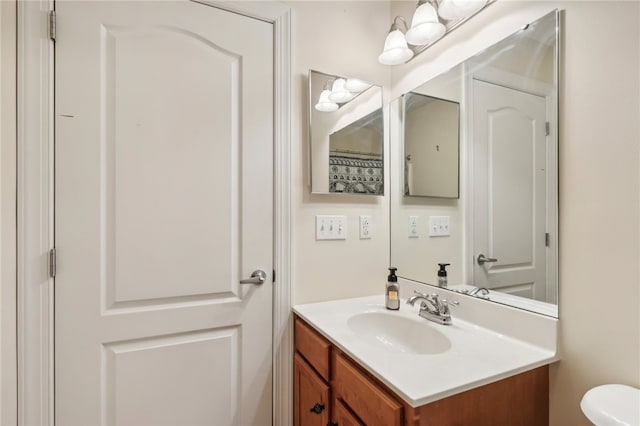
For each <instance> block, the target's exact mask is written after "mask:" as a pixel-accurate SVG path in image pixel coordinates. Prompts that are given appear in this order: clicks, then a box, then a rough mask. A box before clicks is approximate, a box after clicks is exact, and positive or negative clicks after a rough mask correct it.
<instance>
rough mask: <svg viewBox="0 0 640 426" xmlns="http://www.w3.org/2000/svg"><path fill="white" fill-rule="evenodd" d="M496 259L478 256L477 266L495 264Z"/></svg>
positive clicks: (482, 255)
mask: <svg viewBox="0 0 640 426" xmlns="http://www.w3.org/2000/svg"><path fill="white" fill-rule="evenodd" d="M497 261H498V259H495V258H493V257H485V256H484V254H480V255H479V256H478V265H484V264H485V263H491V262H497Z"/></svg>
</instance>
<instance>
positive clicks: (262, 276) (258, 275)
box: [240, 269, 267, 285]
mask: <svg viewBox="0 0 640 426" xmlns="http://www.w3.org/2000/svg"><path fill="white" fill-rule="evenodd" d="M266 280H267V273H266V272H264V271H261V270H259V269H258V270H255V271H253V273H252V274H251V278H247V279H246V280H240V284H256V285H260V284H262V283H264V282H265V281H266Z"/></svg>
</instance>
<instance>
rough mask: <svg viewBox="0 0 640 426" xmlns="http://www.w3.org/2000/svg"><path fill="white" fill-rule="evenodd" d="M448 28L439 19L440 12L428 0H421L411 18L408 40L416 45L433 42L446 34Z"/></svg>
mask: <svg viewBox="0 0 640 426" xmlns="http://www.w3.org/2000/svg"><path fill="white" fill-rule="evenodd" d="M445 31H446V28H445V26H444V24H442V23H441V22H440V20H439V19H438V12H436V9H435V8H434V7H433V6H432V5H431V4H429V3H427V1H426V0H420V1H419V2H418V6H417V7H416V11H415V12H414V13H413V18H411V28H410V29H409V31H407V35H406V37H407V41H408V42H409V43H411V44H413V45H414V46H420V45H423V44H431V43H433V42H434V41H436V40H438V39H439V38H440V37H442V36H443V35H444V33H445Z"/></svg>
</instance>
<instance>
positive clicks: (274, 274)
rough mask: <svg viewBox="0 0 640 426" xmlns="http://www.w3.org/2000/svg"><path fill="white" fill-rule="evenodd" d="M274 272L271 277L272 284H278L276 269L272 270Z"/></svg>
mask: <svg viewBox="0 0 640 426" xmlns="http://www.w3.org/2000/svg"><path fill="white" fill-rule="evenodd" d="M272 271H273V275H272V276H271V277H272V278H271V282H272V283H275V282H276V270H275V269H272Z"/></svg>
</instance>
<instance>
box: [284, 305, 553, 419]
mask: <svg viewBox="0 0 640 426" xmlns="http://www.w3.org/2000/svg"><path fill="white" fill-rule="evenodd" d="M404 302H405V300H402V301H401V306H400V310H399V311H389V310H387V309H385V307H384V296H382V295H380V296H368V297H361V298H355V299H344V300H336V301H330V302H320V303H311V304H305V305H297V306H295V307H294V312H295V313H297V314H298V315H299V316H300V317H301V318H303V319H304V320H305V321H307V322H308V323H309V324H310V325H311V326H313V327H314V328H315V329H316V330H317V331H318V332H320V333H321V334H322V335H323V336H325V337H326V338H327V339H329V340H330V341H331V342H332V343H333V344H334V345H336V346H337V347H339V348H340V349H341V350H342V351H344V352H345V353H347V354H348V355H349V356H351V357H352V358H353V359H354V360H356V361H358V362H359V363H360V364H361V365H362V366H363V367H364V368H365V369H367V370H368V371H369V372H371V373H372V374H373V375H374V376H376V377H377V378H378V379H380V380H381V381H382V382H383V383H385V384H386V385H387V386H389V388H391V389H392V390H394V391H395V392H396V393H397V394H398V396H400V397H401V398H402V399H404V400H405V401H406V402H407V403H408V404H410V405H411V406H413V407H418V406H421V405H424V404H427V403H429V402H433V401H436V400H439V399H442V398H445V397H447V396H450V395H454V394H457V393H460V392H463V391H466V390H469V389H473V388H475V387H478V386H482V385H485V384H488V383H492V382H495V381H497V380H500V379H503V378H506V377H509V376H512V375H515V374H518V373H521V372H524V371H528V370H531V369H534V368H536V367H540V366H542V365H545V364H549V363H551V362H553V361H555V360H556V359H557V357H556V353H555V350H552V349H550V348H545V347H541V346H538V345H535V344H532V343H528V342H526V341H523V340H519V339H516V338H514V337H510V336H507V335H505V334H501V333H497V332H494V331H491V330H489V329H487V328H482V327H479V326H477V325H474V324H472V323H469V322H466V321H464V320H462V319H459V318H456V312H455V310H454V312H452V317H453V324H452V325H440V324H436V323H434V322H431V321H427V320H426V319H423V318H421V317H419V316H418V303H416V305H415V306H410V305H407V304H406V303H404ZM364 312H380V313H383V314H385V315H398V316H403V317H406V318H409V319H412V320H415V321H424V322H425V323H427V324H428V325H429V326H431V327H434V328H435V329H436V330H437V331H439V332H441V333H442V334H444V335H445V336H446V337H447V338H448V339H449V341H450V342H451V347H450V348H449V349H448V350H446V351H445V352H442V353H437V354H416V353H407V352H398V351H397V350H392V349H387V348H385V347H384V345H380V344H379V343H375V342H372V341H371V340H369V339H366V338H363V337H362V336H359V335H358V334H357V333H356V332H355V331H353V330H352V329H351V328H350V327H349V326H348V324H347V322H348V320H349V318H350V317H352V316H353V315H354V314H357V313H364Z"/></svg>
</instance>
